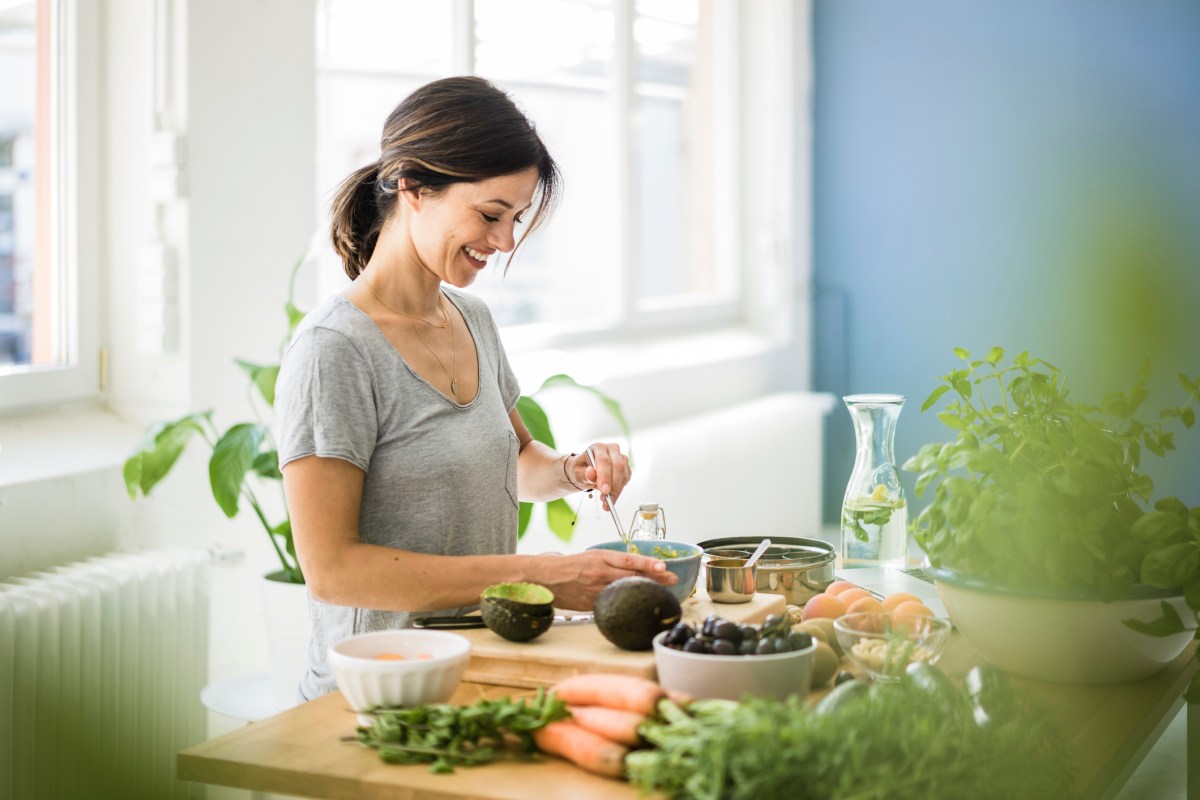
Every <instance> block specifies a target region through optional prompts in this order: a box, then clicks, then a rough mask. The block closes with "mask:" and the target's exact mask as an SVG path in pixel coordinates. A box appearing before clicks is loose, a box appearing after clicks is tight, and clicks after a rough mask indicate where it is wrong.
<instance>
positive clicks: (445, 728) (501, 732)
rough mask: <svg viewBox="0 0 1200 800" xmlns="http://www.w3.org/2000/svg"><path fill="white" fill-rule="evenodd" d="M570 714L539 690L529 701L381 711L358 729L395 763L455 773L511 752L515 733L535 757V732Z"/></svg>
mask: <svg viewBox="0 0 1200 800" xmlns="http://www.w3.org/2000/svg"><path fill="white" fill-rule="evenodd" d="M568 715H569V714H568V712H567V706H566V703H564V702H562V701H561V700H559V699H558V698H557V697H555V695H554V693H553V692H544V691H543V690H541V689H539V690H538V693H537V695H536V696H535V697H533V698H529V699H526V698H522V699H520V700H513V699H511V698H507V697H504V698H499V699H496V700H480V701H479V702H477V703H475V704H474V705H469V706H452V705H447V704H445V703H433V704H430V705H425V706H417V707H416V708H380V709H376V710H375V712H374V716H375V722H374V723H373V724H371V725H369V726H365V727H360V728H358V736H357V739H358V741H359V742H360V743H361V744H364V745H366V746H367V747H373V748H375V749H376V750H378V751H379V757H380V758H382V759H383V760H384V761H386V762H388V763H390V764H428V765H429V771H430V772H435V773H437V772H453V771H454V768H455V767H471V766H476V765H479V764H487V763H489V762H491V761H494V760H496V758H498V757H499V756H501V755H506V754H507V753H508V750H507V749H506V747H505V738H506V736H515V737H516V739H517V741H518V742H519V743H520V749H519V751H518V752H519V753H520V754H523V755H524V756H525V757H529V758H531V757H533V756H534V754H535V752H536V748H535V747H534V743H533V731H535V730H537V729H538V728H541V727H542V726H544V725H547V724H548V723H551V722H554V721H555V720H559V719H564V718H565V717H567V716H568Z"/></svg>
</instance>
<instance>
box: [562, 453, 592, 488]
mask: <svg viewBox="0 0 1200 800" xmlns="http://www.w3.org/2000/svg"><path fill="white" fill-rule="evenodd" d="M576 455H577V453H571V454H570V455H567V456H563V477H564V478H566V479H567V483H569V484H571V485H572V486H574V487H575V488H576V489H577V490H579V491H581V492H586V491H588V490H587V487H584V486H580V485H579V484H578V483H576V482H575V481H573V480H572V479H571V474H570V473H569V472H567V462H568V461H570V460H571V459H572V458H574V457H575V456H576Z"/></svg>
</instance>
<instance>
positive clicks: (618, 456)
mask: <svg viewBox="0 0 1200 800" xmlns="http://www.w3.org/2000/svg"><path fill="white" fill-rule="evenodd" d="M589 449H590V450H591V451H592V459H593V461H594V462H595V467H593V466H592V465H591V464H589V463H588V457H587V453H586V452H583V453H580V454H579V455H577V456H575V458H573V459H571V463H570V464H569V465H568V469H570V470H571V472H572V477H573V480H574V481H575V483H577V484H579V485H580V486H582V487H584V488H585V489H595V490H596V491H598V492H600V496H601V498H603V497H604V496H606V495H607V496H608V497H611V498H612V499H613V500H616V499H617V498H618V497H620V496H621V491H622V490H623V489H624V488H625V484H627V483H629V478H630V476H631V475H632V472H631V471H630V469H629V457H628V456H626V455H625V454H624V453H622V452H621V448H620V446H619V445H615V444H606V443H604V442H596V443H595V444H593V445H591V446H590V448H589ZM601 502H602V503H604V508H605V510H607V509H608V503H607V502H605V501H604V500H601Z"/></svg>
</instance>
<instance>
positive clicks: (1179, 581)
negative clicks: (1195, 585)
mask: <svg viewBox="0 0 1200 800" xmlns="http://www.w3.org/2000/svg"><path fill="white" fill-rule="evenodd" d="M1197 568H1200V545H1197V544H1196V543H1195V542H1180V543H1178V544H1171V545H1167V546H1166V547H1163V548H1160V549H1158V550H1154V551H1152V552H1151V553H1150V554H1149V555H1147V556H1146V559H1145V560H1144V561H1143V562H1142V569H1141V579H1142V583H1144V584H1146V585H1147V586H1154V587H1157V588H1159V589H1178V588H1179V587H1181V586H1182V585H1183V582H1184V581H1185V580H1187V579H1188V578H1190V577H1192V576H1193V575H1195V574H1196V571H1197Z"/></svg>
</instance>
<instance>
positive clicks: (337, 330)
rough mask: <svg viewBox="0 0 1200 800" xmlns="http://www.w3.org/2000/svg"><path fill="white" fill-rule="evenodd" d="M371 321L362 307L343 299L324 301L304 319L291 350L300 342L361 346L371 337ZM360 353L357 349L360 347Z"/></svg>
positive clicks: (332, 297) (335, 297) (293, 337)
mask: <svg viewBox="0 0 1200 800" xmlns="http://www.w3.org/2000/svg"><path fill="white" fill-rule="evenodd" d="M369 322H370V318H369V317H367V315H366V314H365V313H363V312H362V311H361V310H360V309H359V308H358V306H356V305H354V304H353V303H351V302H350V301H349V300H347V299H346V298H344V297H342V296H341V295H336V294H335V295H333V296H331V297H327V298H326V299H325V300H322V301H321V302H320V303H319V304H318V305H316V306H315V307H313V309H312V310H311V311H309V312H308V313H307V314H305V315H304V318H303V319H302V320H300V323H299V324H298V325H297V326H296V331H295V333H293V334H292V339H291V342H290V343H289V345H288V349H289V350H290V349H292V348H293V347H295V346H296V344H297V342H300V341H309V342H337V343H344V344H347V345H354V344H355V343H361V342H363V341H364V340H366V338H367V337H368V336H369V334H370V326H369V325H366V324H364V323H369ZM356 349H357V347H356Z"/></svg>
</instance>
